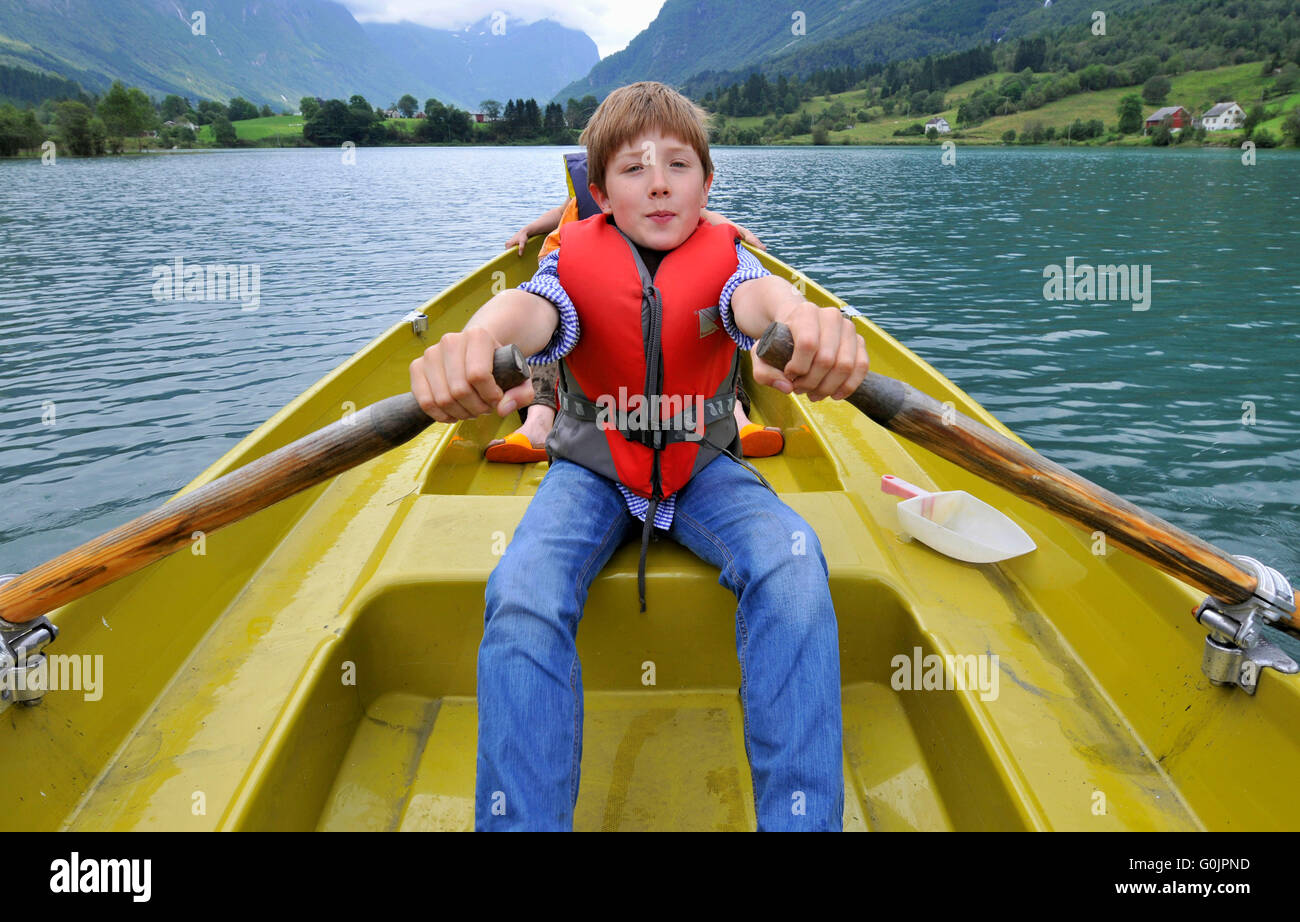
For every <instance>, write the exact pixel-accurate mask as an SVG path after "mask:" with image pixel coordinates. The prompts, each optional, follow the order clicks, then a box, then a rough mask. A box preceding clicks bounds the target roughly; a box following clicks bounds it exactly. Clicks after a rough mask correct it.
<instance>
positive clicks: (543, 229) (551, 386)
mask: <svg viewBox="0 0 1300 922" xmlns="http://www.w3.org/2000/svg"><path fill="white" fill-rule="evenodd" d="M564 172H565V178H566V180H567V181H568V184H569V193H570V195H569V199H568V201H567V202H565V203H564V204H563V205H557V206H556V207H554V208H552V209H551V210H550V211H547V212H546V213H544V214H543V215H542V216H541V217H539V218H537V219H536V220H534V221H532V222H530V223H528V224H526V225H524V227H522V228H521V229H520V230H518V231H517V232H516V233H515V235H514V236H513V237H511V238H510V240H509V242H507V243H506V249H511V248H517V249H518V252H519V255H520V256H523V255H524V248H525V247H526V246H527V245H528V240H529V238H531V237H534V236H536V235H538V234H546V235H547V236H546V239H545V240H544V241H543V243H542V248H541V252H540V253H539V254H538V257H537V258H538V262H541V260H543V259H544V258H545V257H546V256H547V254H548V253H550V252H551V251H552V250H555V249H557V248H558V247H559V245H560V230H559V229H560V226H561V225H563V224H567V223H568V222H569V221H579V220H582V219H584V218H590V217H594V216H595V215H598V214H600V206H599V205H597V204H596V201H595V199H593V198H592V197H591V193H590V192H588V191H587V185H588V183H587V154H586V152H585V151H584V152H582V153H575V154H565V155H564ZM703 214H704V218H705V220H707V221H708V222H709V223H710V224H727V223H731V222H728V221H727V219H726V218H724V217H723V216H722V215H720V214H718V213H717V212H714V211H705V212H703ZM732 227H734V228H735V229H736V230H737V231H739V232H740V236H741V237H742V238H743V239H744V241H745V242H746V243H748V244H750V245H751V246H755V247H757V248H759V249H761V250H766V249H767V247H766V246H765V245H764V244H763V242H762V241H761V240H759V239H758V238H757V237H755V236H754V235H753V234H752V233H750V232H749V231H748V230H746V229H745V228H743V227H741V226H740V225H739V224H735V223H732ZM557 374H558V371H557V366H556V364H555V363H550V364H546V365H535V366H534V367H533V402H532V403H530V404H528V405H527V406H525V407H520V408H519V418H520V419H521V420H523V425H521V426H520V427H519V428H518V429H516V430H515V431H514V432H512V433H510V434H509V435H507V436H506V437H505V438H504V439H493V440H492V441H491V442H488V444H487V448H486V449H485V450H484V452H483V457H484V458H486V459H487V460H488V461H495V462H503V463H507V464H532V463H534V462H537V461H546V460H548V456H547V453H546V451H545V450H544V449H542V448H539V447H538V446H540V445H545V443H546V439H547V436H549V435H550V434H551V424H552V423H553V422H554V421H555V411H556V402H555V401H556V398H555V386H556V375H557ZM736 396H737V397H738V398H739V399H738V400H737V401H736V410H735V413H736V425H737V426H738V427H739V429H740V448H741V456H742V457H745V458H769V457H771V456H772V455H776V454H780V453H781V451H782V449H783V448H784V447H785V437H784V435H783V434H782V432H781V430H780V429H778V428H776V427H774V426H760V425H758V424H757V423H755V422H753V421H751V420H750V418H749V416H748V415H747V414H748V412H749V403H748V399H747V397H746V395H745V392H744V389H743V388H741V389H740V390H739V391H738V392H737V394H736Z"/></svg>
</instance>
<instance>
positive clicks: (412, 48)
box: [363, 18, 600, 109]
mask: <svg viewBox="0 0 1300 922" xmlns="http://www.w3.org/2000/svg"><path fill="white" fill-rule="evenodd" d="M363 28H364V29H365V30H366V34H367V35H369V36H370V39H371V41H373V42H374V43H375V45H376V46H378V47H379V48H380V49H381V50H383V51H384V52H385V53H387V55H388V57H389V58H391V59H392V60H393V61H394V62H396V63H397V64H399V65H400V66H402V67H403V68H404V69H405V70H406V71H407V72H409V73H413V74H416V75H418V76H419V77H421V78H424V79H425V80H427V81H428V82H430V83H433V84H436V85H438V86H442V87H446V88H447V92H448V93H449V94H450V97H449V98H450V100H451V101H454V102H456V103H457V104H458V105H461V106H463V107H465V108H469V109H477V108H478V104H479V102H480V101H481V100H484V99H497V100H499V101H500V102H501V103H502V104H504V103H505V101H506V100H507V99H513V98H516V97H529V96H531V97H535V98H537V99H542V100H545V99H549V98H550V96H551V94H552V93H554V92H555V91H556V90H558V89H559V88H560V87H562V86H564V85H565V84H567V83H569V82H570V81H572V80H574V79H576V78H578V77H581V76H582V75H583V74H586V73H587V72H588V71H589V70H591V68H592V66H593V65H594V64H595V63H596V62H597V61H599V60H600V53H599V52H598V51H597V50H596V43H595V42H593V41H592V40H591V38H590V37H589V36H588V35H587V34H586V33H585V32H579V31H577V30H576V29H568V28H565V27H564V26H561V25H560V24H558V23H555V22H551V21H550V20H546V19H543V20H541V21H540V22H535V23H532V24H528V25H525V24H524V23H523V21H522V20H515V19H503V20H501V21H500V25H499V26H498V27H497V29H496V31H494V30H493V23H492V22H490V21H489V20H488V19H487V18H484V19H483V20H481V21H480V22H477V23H475V24H474V25H472V26H470V27H468V28H466V29H463V30H460V31H456V32H450V31H446V30H443V29H430V28H427V27H426V26H421V25H417V24H415V23H411V22H401V23H378V22H368V23H364V24H363ZM439 98H440V99H443V100H444V101H447V98H444V97H439ZM420 101H421V102H423V101H424V100H423V99H421V100H420Z"/></svg>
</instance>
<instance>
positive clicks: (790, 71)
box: [554, 0, 1186, 102]
mask: <svg viewBox="0 0 1300 922" xmlns="http://www.w3.org/2000/svg"><path fill="white" fill-rule="evenodd" d="M1157 2H1162V0H1111V2H1110V3H1107V4H1104V6H1105V10H1106V14H1107V16H1108V17H1110V19H1111V23H1112V30H1114V29H1119V28H1122V25H1123V15H1124V14H1125V13H1127V12H1129V11H1132V10H1134V9H1137V8H1140V7H1144V6H1148V5H1151V4H1152V3H1157ZM1163 2H1177V3H1180V4H1181V3H1185V2H1186V0H1163ZM791 6H792V4H790V3H789V2H786V0H707V2H706V0H667V2H666V3H665V4H664V5H663V7H662V8H661V9H660V11H659V15H658V16H657V17H656V18H655V20H654V22H652V23H651V24H650V25H649V26H648V27H646V29H645V30H644V31H643V32H641V33H640V34H639V35H638V36H637V37H636V38H634V39H633V40H632V41H631V43H629V44H628V46H627V48H625V49H624V50H622V51H620V52H617V53H615V54H612V55H610V56H609V57H607V58H605V59H604V60H603V61H601V62H600V63H599V64H598V65H596V66H595V67H594V68H592V70H591V73H589V74H588V75H587V76H586V77H584V78H582V79H581V80H577V81H574V82H573V83H571V84H569V85H568V86H566V87H564V88H563V89H561V90H560V91H559V92H558V93H556V94H555V97H554V98H555V99H557V100H559V101H560V102H564V101H565V100H567V99H568V98H569V97H570V96H573V97H582V96H584V95H586V94H587V93H592V94H594V95H595V96H596V97H597V98H603V97H604V96H605V95H607V94H608V93H609V92H610V91H611V90H613V89H615V88H616V87H619V86H622V85H624V84H627V83H632V82H634V81H637V80H662V81H663V82H665V83H668V84H671V85H673V86H678V87H683V88H685V89H686V90H687V91H688V92H690V93H692V94H694V95H702V94H703V93H704V92H706V91H708V90H710V89H714V88H716V87H717V86H721V85H726V84H730V83H735V82H737V80H743V79H744V78H745V77H746V76H747V75H748V74H750V73H752V72H754V71H756V70H761V71H763V72H764V73H766V74H768V75H775V74H779V73H785V74H787V75H790V76H793V75H796V74H798V75H800V76H805V75H807V74H808V73H809V72H811V71H813V70H818V69H823V68H828V67H844V66H847V65H850V64H851V65H858V66H860V65H862V64H867V63H881V64H884V63H888V62H889V61H897V60H906V59H909V58H916V57H923V56H925V55H927V54H941V53H944V52H950V51H961V50H964V49H967V48H971V47H973V46H975V45H978V44H981V43H984V42H997V41H1001V40H1002V39H1004V38H1010V37H1017V36H1022V35H1029V34H1033V33H1036V32H1040V31H1042V30H1045V29H1055V28H1059V27H1061V26H1063V25H1066V24H1069V23H1075V22H1083V23H1087V22H1089V21H1090V17H1091V15H1092V11H1093V10H1094V9H1096V8H1097V6H1098V4H1097V3H1096V2H1095V0H1048V2H1046V3H1044V2H1042V0H839V2H836V0H804V2H801V3H800V4H799V7H801V9H802V12H803V13H804V20H803V29H804V34H803V35H797V34H795V26H796V25H798V23H797V22H796V21H795V19H794V13H793V12H792V11H791Z"/></svg>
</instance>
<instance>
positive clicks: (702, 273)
mask: <svg viewBox="0 0 1300 922" xmlns="http://www.w3.org/2000/svg"><path fill="white" fill-rule="evenodd" d="M736 239H737V234H736V231H735V229H734V228H733V227H731V226H730V225H726V224H722V225H716V226H715V225H712V224H709V223H708V222H707V221H705V220H703V219H701V220H700V223H699V225H698V226H697V227H696V229H695V231H694V232H692V234H691V236H690V237H688V238H687V239H686V242H685V243H683V244H682V245H681V246H679V247H677V248H676V249H674V250H672V251H670V252H668V253H666V254H664V257H663V260H662V261H661V262H660V264H659V268H658V270H657V271H656V272H655V275H654V278H653V280H652V279H651V278H650V275H649V273H648V272H647V270H646V267H645V264H644V262H643V261H642V259H641V256H640V254H639V253H638V252H637V250H636V247H635V246H634V245H633V243H632V241H631V240H630V239H628V238H627V237H626V236H625V235H624V234H623V232H622V231H620V230H619V229H618V228H617V227H615V226H614V225H612V224H610V223H609V221H608V220H607V218H606V216H605V215H603V214H602V215H597V216H596V217H592V218H588V219H586V220H583V221H577V222H573V223H569V224H566V225H564V226H563V228H562V229H561V237H560V259H559V265H558V267H557V271H558V273H559V278H560V284H561V285H562V286H563V288H564V290H565V292H567V293H568V295H569V297H570V299H571V300H572V301H573V304H574V307H575V308H576V309H577V312H578V324H579V327H580V329H581V335H580V338H579V340H578V344H577V345H576V346H575V347H574V348H573V350H572V351H571V352H570V353H569V354H568V355H567V356H565V358H564V359H562V360H561V361H560V375H559V394H558V396H559V401H558V402H559V413H558V414H557V415H556V418H555V425H554V426H553V428H552V429H551V434H550V437H549V438H548V439H547V440H546V449H547V452H548V453H549V454H550V456H551V458H552V459H554V458H564V459H566V460H569V461H573V462H574V463H577V464H581V465H582V466H583V467H586V468H588V469H589V470H593V471H595V472H596V473H598V474H601V475H603V476H605V477H608V478H610V479H611V480H617V481H619V482H621V483H622V484H623V485H624V486H626V487H627V488H628V489H630V490H631V491H632V492H634V493H636V494H638V495H639V496H644V497H646V498H647V499H648V500H649V501H650V502H649V509H648V510H647V512H646V521H645V527H644V529H643V530H642V535H641V567H640V572H639V573H638V587H639V591H640V595H641V610H642V611H645V555H646V548H647V545H648V542H649V539H650V534H651V527H652V525H653V523H654V514H655V510H656V508H657V507H658V505H659V502H660V501H662V500H664V499H666V498H668V497H669V496H672V495H673V494H674V493H676V492H677V491H678V490H680V489H681V488H682V487H684V486H685V485H686V484H687V482H689V481H690V479H691V477H693V476H694V475H695V474H696V473H697V472H698V471H700V470H701V469H703V468H704V466H705V465H707V464H708V463H709V462H710V461H712V460H713V459H714V458H715V457H717V455H718V454H719V453H720V452H721V451H723V450H729V451H734V452H737V453H738V452H739V450H740V446H739V444H738V443H739V434H738V432H737V430H736V420H735V417H734V416H733V415H732V411H733V409H734V407H735V402H736V384H737V382H738V380H739V368H740V365H739V354H738V352H737V349H736V344H735V342H734V341H733V340H732V339H731V337H730V336H728V335H727V333H726V331H725V330H724V329H723V328H722V320H721V318H720V316H719V313H718V296H719V295H720V294H721V292H722V286H723V285H724V284H726V281H727V279H728V278H730V277H731V276H732V274H733V273H734V272H735V271H736V268H737V265H738V259H737V257H736Z"/></svg>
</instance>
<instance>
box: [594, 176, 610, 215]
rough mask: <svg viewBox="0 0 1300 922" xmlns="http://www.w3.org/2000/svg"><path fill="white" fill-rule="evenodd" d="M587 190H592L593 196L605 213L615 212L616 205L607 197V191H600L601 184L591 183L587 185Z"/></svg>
mask: <svg viewBox="0 0 1300 922" xmlns="http://www.w3.org/2000/svg"><path fill="white" fill-rule="evenodd" d="M587 191H588V192H590V193H591V197H592V198H593V199H595V200H596V204H597V205H598V206H600V210H601V211H603V212H605V214H613V212H614V206H613V205H611V204H610V203H609V199H608V198H606V197H605V193H604V192H601V191H600V186H598V185H596V184H595V183H594V182H593V183H590V184H589V185H588V186H587Z"/></svg>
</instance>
